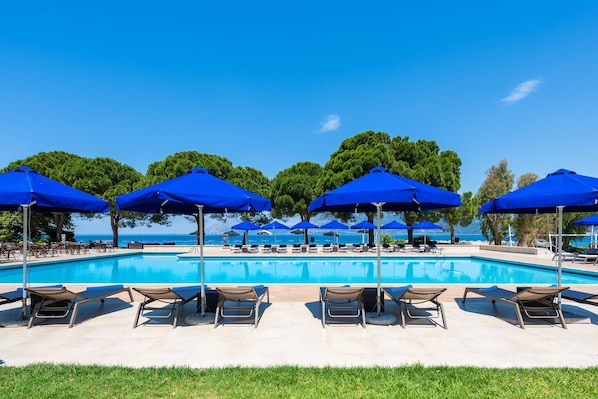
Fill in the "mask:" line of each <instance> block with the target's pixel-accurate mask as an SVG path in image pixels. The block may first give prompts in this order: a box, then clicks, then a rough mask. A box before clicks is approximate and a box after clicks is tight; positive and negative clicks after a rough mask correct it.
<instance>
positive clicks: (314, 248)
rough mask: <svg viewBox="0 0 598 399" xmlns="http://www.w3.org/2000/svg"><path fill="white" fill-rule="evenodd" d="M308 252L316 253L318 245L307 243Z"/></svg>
mask: <svg viewBox="0 0 598 399" xmlns="http://www.w3.org/2000/svg"><path fill="white" fill-rule="evenodd" d="M308 252H309V253H310V254H317V253H318V246H317V245H316V244H309V248H308Z"/></svg>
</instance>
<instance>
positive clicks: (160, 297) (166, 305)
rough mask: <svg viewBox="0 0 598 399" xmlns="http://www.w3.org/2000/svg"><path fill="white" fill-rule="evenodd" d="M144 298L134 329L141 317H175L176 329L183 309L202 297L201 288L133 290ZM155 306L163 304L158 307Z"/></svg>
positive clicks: (173, 326)
mask: <svg viewBox="0 0 598 399" xmlns="http://www.w3.org/2000/svg"><path fill="white" fill-rule="evenodd" d="M133 289H134V290H135V291H137V292H138V293H140V294H141V295H143V296H144V298H145V299H144V300H143V301H142V302H141V303H140V304H139V309H138V310H137V315H136V316H135V321H134V322H133V328H136V327H137V325H138V324H139V317H141V316H142V315H143V316H144V317H147V318H148V319H168V318H170V317H173V320H172V328H176V327H177V325H178V321H179V316H180V313H181V308H182V307H183V306H185V304H187V303H189V302H191V301H192V300H194V299H197V298H199V296H200V295H201V287H200V286H197V287H195V286H193V287H178V288H177V287H175V288H174V289H173V288H170V287H166V288H133ZM154 304H156V305H157V304H161V305H160V306H156V305H154ZM150 312H165V313H164V314H151V315H150V314H148V313H150Z"/></svg>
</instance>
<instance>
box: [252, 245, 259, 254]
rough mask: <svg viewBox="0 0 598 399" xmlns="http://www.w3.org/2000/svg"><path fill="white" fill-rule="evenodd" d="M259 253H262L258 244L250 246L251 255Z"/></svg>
mask: <svg viewBox="0 0 598 399" xmlns="http://www.w3.org/2000/svg"><path fill="white" fill-rule="evenodd" d="M259 251H260V249H259V245H257V244H251V245H250V246H249V253H250V254H257V253H258V252H259Z"/></svg>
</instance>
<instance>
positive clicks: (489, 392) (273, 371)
mask: <svg viewBox="0 0 598 399" xmlns="http://www.w3.org/2000/svg"><path fill="white" fill-rule="evenodd" d="M0 381H1V383H0V397H1V398H109V399H113V398H175V397H177V398H264V399H271V398H534V399H545V398H584V399H585V398H591V397H597V396H598V368H585V369H562V368H558V369H557V368H536V369H488V368H474V367H423V366H406V367H399V368H381V367H377V368H331V367H325V368H302V367H292V366H285V367H270V368H241V367H234V368H221V369H218V368H213V369H190V368H181V367H177V368H142V369H134V368H124V367H103V366H74V365H49V364H37V365H32V366H26V367H8V366H2V367H0Z"/></svg>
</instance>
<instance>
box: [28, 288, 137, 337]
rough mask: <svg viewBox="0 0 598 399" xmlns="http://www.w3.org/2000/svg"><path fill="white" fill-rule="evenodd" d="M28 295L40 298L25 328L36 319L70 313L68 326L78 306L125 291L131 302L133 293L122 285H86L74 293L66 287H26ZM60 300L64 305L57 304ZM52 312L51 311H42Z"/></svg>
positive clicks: (29, 326)
mask: <svg viewBox="0 0 598 399" xmlns="http://www.w3.org/2000/svg"><path fill="white" fill-rule="evenodd" d="M27 291H29V294H30V295H37V296H39V297H40V298H41V301H40V302H38V303H37V304H36V305H35V306H34V308H33V310H32V311H31V317H30V319H29V323H28V324H27V328H31V327H33V326H34V325H35V321H36V320H38V319H61V318H64V317H67V316H68V315H69V313H71V318H70V320H69V325H68V327H69V328H71V327H73V326H74V325H75V320H76V319H77V313H78V312H79V308H80V307H81V306H83V305H87V304H89V303H92V302H97V301H100V302H102V303H104V301H105V299H106V298H107V297H110V296H113V295H117V294H120V293H121V292H127V293H128V294H129V298H130V300H131V302H133V293H132V292H131V289H130V288H129V287H123V286H122V285H114V286H106V287H88V288H87V290H85V291H82V292H79V293H76V292H73V291H70V290H68V289H67V288H66V287H58V288H27ZM61 302H66V305H65V306H59V305H58V306H57V304H59V303H61ZM44 312H52V313H44Z"/></svg>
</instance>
